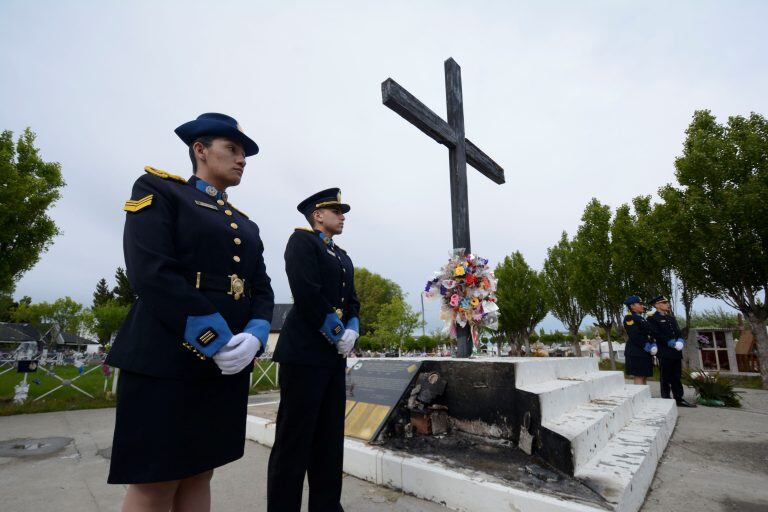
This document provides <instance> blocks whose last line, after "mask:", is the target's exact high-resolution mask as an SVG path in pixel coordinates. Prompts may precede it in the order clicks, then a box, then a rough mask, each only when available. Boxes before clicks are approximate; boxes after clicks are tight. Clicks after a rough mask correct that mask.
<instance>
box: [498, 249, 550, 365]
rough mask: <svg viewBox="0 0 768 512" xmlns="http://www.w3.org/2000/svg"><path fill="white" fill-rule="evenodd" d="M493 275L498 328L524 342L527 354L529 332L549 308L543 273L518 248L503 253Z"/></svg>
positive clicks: (510, 337)
mask: <svg viewBox="0 0 768 512" xmlns="http://www.w3.org/2000/svg"><path fill="white" fill-rule="evenodd" d="M494 275H495V276H496V279H497V280H498V283H497V289H496V297H497V303H498V305H499V330H501V331H503V332H504V333H505V335H506V336H507V339H514V340H515V341H517V342H518V343H522V344H524V345H525V349H526V355H530V354H531V343H530V336H531V334H532V333H533V332H534V331H535V330H536V326H537V325H539V323H541V321H542V320H543V319H544V317H545V316H547V312H548V310H549V307H548V303H547V290H546V282H545V279H544V276H543V275H542V273H541V272H537V271H535V270H533V269H532V268H531V267H530V266H529V265H528V263H527V262H526V261H525V258H524V257H523V255H522V254H521V253H520V251H515V252H514V253H512V255H511V256H506V257H505V258H504V261H502V262H501V263H499V265H497V266H496V270H495V272H494Z"/></svg>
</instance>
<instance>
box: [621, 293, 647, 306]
mask: <svg viewBox="0 0 768 512" xmlns="http://www.w3.org/2000/svg"><path fill="white" fill-rule="evenodd" d="M638 302H639V303H640V304H642V303H643V299H641V298H640V297H639V296H637V295H630V296H629V297H627V300H625V301H624V305H625V306H631V305H632V304H637V303H638Z"/></svg>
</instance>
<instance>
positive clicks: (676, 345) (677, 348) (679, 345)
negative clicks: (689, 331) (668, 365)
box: [675, 341, 683, 351]
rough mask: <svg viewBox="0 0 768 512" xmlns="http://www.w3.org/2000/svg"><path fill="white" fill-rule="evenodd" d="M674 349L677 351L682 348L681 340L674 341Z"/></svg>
mask: <svg viewBox="0 0 768 512" xmlns="http://www.w3.org/2000/svg"><path fill="white" fill-rule="evenodd" d="M675 350H677V351H680V350H683V342H682V341H676V342H675Z"/></svg>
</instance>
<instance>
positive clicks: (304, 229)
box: [293, 228, 315, 234]
mask: <svg viewBox="0 0 768 512" xmlns="http://www.w3.org/2000/svg"><path fill="white" fill-rule="evenodd" d="M293 230H294V231H306V232H307V233H313V234H314V232H315V230H314V229H310V228H293Z"/></svg>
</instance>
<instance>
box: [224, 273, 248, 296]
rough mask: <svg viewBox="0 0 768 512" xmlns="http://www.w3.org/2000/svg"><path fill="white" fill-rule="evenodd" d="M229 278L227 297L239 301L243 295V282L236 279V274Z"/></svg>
mask: <svg viewBox="0 0 768 512" xmlns="http://www.w3.org/2000/svg"><path fill="white" fill-rule="evenodd" d="M227 277H229V291H228V292H227V294H228V295H234V298H235V300H240V297H242V296H243V294H244V293H245V280H244V279H240V278H239V277H237V274H232V275H231V276H227Z"/></svg>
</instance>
